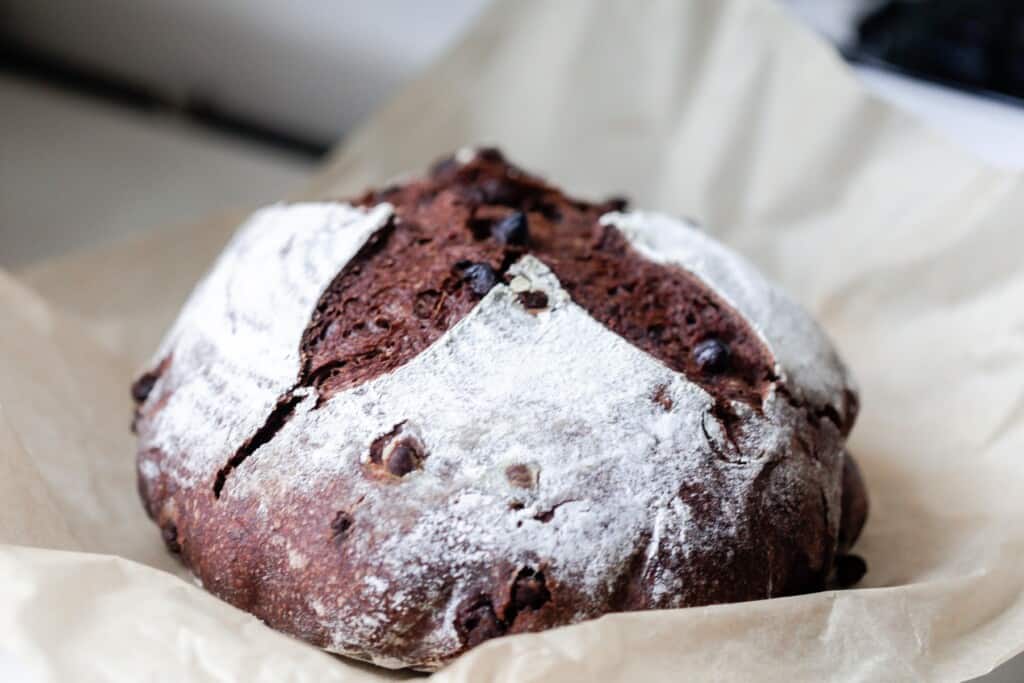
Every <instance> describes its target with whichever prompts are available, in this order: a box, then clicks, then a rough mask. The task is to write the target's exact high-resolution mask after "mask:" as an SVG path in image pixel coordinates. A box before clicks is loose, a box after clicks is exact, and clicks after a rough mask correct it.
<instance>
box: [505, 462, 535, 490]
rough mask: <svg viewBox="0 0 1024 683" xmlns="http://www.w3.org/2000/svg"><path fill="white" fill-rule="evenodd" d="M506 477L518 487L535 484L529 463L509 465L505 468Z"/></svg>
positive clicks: (526, 487) (527, 486) (522, 487)
mask: <svg viewBox="0 0 1024 683" xmlns="http://www.w3.org/2000/svg"><path fill="white" fill-rule="evenodd" d="M505 478H506V479H508V483H509V484H512V486H515V487H516V488H520V489H528V488H531V487H532V486H533V470H531V469H530V466H529V465H522V464H519V465H509V466H508V467H506V468H505Z"/></svg>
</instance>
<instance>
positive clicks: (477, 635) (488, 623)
mask: <svg viewBox="0 0 1024 683" xmlns="http://www.w3.org/2000/svg"><path fill="white" fill-rule="evenodd" d="M455 630H456V631H458V633H459V637H460V638H461V639H462V642H463V643H465V644H466V646H467V647H476V646H477V645H479V644H480V643H482V642H484V641H485V640H490V639H491V638H497V637H498V636H501V635H504V633H505V625H504V624H502V623H501V622H500V621H499V620H498V616H497V615H496V614H495V613H494V606H493V605H492V604H491V601H490V599H489V598H487V597H484V596H479V597H476V598H472V599H471V600H467V601H466V602H464V603H463V605H461V606H460V607H459V608H458V609H457V610H456V611H455Z"/></svg>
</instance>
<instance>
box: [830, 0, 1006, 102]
mask: <svg viewBox="0 0 1024 683" xmlns="http://www.w3.org/2000/svg"><path fill="white" fill-rule="evenodd" d="M847 56H848V57H849V58H851V59H853V60H855V61H864V62H868V63H871V64H876V65H878V64H882V65H885V66H890V67H893V68H895V69H897V70H900V71H904V72H906V73H908V74H910V75H912V76H917V77H919V78H924V79H927V80H932V81H937V82H940V83H945V84H947V85H952V86H954V87H958V88H961V89H965V90H971V91H976V92H983V93H987V94H994V95H999V96H1010V97H1012V98H1015V99H1016V100H1017V103H1018V104H1024V2H1021V0H931V1H930V2H910V1H908V0H894V1H891V2H887V3H885V4H884V5H883V6H882V7H881V8H879V9H878V10H876V11H875V12H872V13H871V14H869V15H867V16H866V17H865V18H864V19H863V20H862V21H861V23H860V26H859V27H858V36H857V44H856V45H855V46H854V47H853V49H852V50H851V51H850V52H849V54H848V55H847Z"/></svg>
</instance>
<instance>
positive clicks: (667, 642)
mask: <svg viewBox="0 0 1024 683" xmlns="http://www.w3.org/2000/svg"><path fill="white" fill-rule="evenodd" d="M296 106H301V103H296ZM1022 134H1024V131H1022ZM476 142H494V143H498V144H500V145H501V146H502V147H503V148H504V149H505V150H506V152H507V153H508V154H509V155H510V156H511V157H512V158H513V159H514V160H516V161H519V162H521V163H522V164H523V165H525V166H526V167H527V168H530V169H535V170H539V171H541V172H543V173H544V174H546V175H548V176H549V177H550V178H552V179H554V180H555V181H556V182H558V183H560V184H563V185H565V186H567V187H568V188H569V189H571V190H572V191H575V192H578V193H581V194H583V195H591V196H595V197H597V196H606V195H608V194H610V193H613V192H624V193H626V194H628V195H631V196H632V197H633V198H634V199H635V205H637V206H640V207H645V208H654V209H660V210H664V211H669V212H673V213H677V214H685V215H689V216H692V217H694V218H696V219H698V220H700V221H701V222H703V223H705V224H706V225H707V226H708V229H709V230H711V231H713V232H714V233H715V234H717V235H718V236H719V237H720V238H721V239H723V240H724V241H726V242H727V243H729V244H731V245H732V246H734V247H735V248H737V249H739V250H740V251H742V252H744V253H745V254H746V255H747V256H749V257H750V258H751V259H752V260H753V261H755V262H756V263H758V264H759V265H760V266H761V267H762V268H763V269H764V270H765V271H767V272H768V273H769V274H770V275H771V276H773V277H774V278H776V279H777V280H779V281H780V282H781V283H782V284H783V285H784V286H785V287H786V288H787V289H788V290H789V291H790V292H792V293H793V294H794V295H795V296H796V297H797V298H798V299H800V300H801V301H802V302H803V303H804V304H805V305H806V306H807V307H808V308H809V309H810V310H811V311H812V312H814V313H815V314H816V315H817V317H818V318H819V319H820V320H821V321H822V323H823V324H824V325H825V327H826V328H827V329H828V331H829V332H830V334H831V335H832V337H833V338H834V340H835V341H836V343H837V345H838V346H839V348H840V350H841V351H842V353H843V355H844V356H845V358H846V359H847V360H848V362H849V363H850V365H851V366H852V368H853V370H854V371H855V373H856V375H857V377H858V378H859V380H860V383H861V385H862V404H863V412H862V415H861V418H860V421H859V423H858V425H857V427H856V428H855V430H854V432H853V435H852V440H851V444H850V446H851V450H852V451H853V452H854V453H855V454H856V455H857V456H858V457H859V459H860V462H861V463H862V467H863V469H864V471H865V475H866V478H867V484H868V488H869V491H870V494H871V496H872V503H873V509H872V514H871V518H870V520H869V523H868V526H867V529H866V530H865V533H864V537H863V539H862V540H861V542H860V543H859V545H858V552H860V553H862V554H863V555H864V556H865V558H866V559H867V562H868V565H869V567H870V571H869V573H868V575H867V577H866V579H865V581H864V583H863V587H862V588H859V589H857V590H850V591H843V592H838V593H837V592H827V593H820V594H816V595H809V596H801V597H795V598H787V599H779V600H771V601H760V602H753V603H745V604H738V605H725V606H717V607H710V608H701V609H688V610H675V611H667V612H648V613H633V614H621V615H613V616H609V617H606V618H603V619H600V620H598V621H593V622H588V623H584V624H580V625H577V626H573V627H569V628H563V629H556V630H554V631H550V632H547V633H543V634H535V635H527V636H516V637H511V638H502V639H498V640H495V641H492V642H490V643H488V644H486V645H484V646H482V647H480V648H478V649H476V650H474V651H473V652H471V653H470V654H468V655H467V656H464V657H463V658H461V659H460V660H458V661H457V662H455V663H454V664H453V665H451V666H450V667H449V668H448V669H446V670H444V671H442V672H440V673H438V674H436V675H435V678H437V679H438V680H439V681H482V680H503V681H541V680H544V681H593V680H602V681H641V680H643V681H654V680H679V679H693V680H759V681H820V680H836V681H882V680H884V681H889V680H929V681H938V680H962V679H966V678H970V677H973V676H977V675H980V674H982V673H985V672H986V671H988V670H990V669H991V668H992V667H994V666H995V665H997V664H998V663H1000V662H1002V661H1004V660H1005V659H1007V658H1009V657H1010V656H1012V655H1013V654H1015V653H1017V652H1019V651H1021V650H1022V649H1024V599H1022V588H1024V563H1022V556H1024V524H1022V522H1024V495H1022V494H1024V460H1022V458H1024V453H1022V450H1024V449H1022V447H1024V268H1022V265H1021V264H1022V255H1024V231H1022V230H1021V225H1020V223H1021V220H1022V216H1024V180H1022V177H1021V176H1020V175H1019V174H1015V173H1010V172H1007V171H998V170H994V169H992V168H987V167H985V166H983V165H982V164H981V163H980V162H979V161H976V160H975V159H973V158H972V157H970V156H969V155H968V154H967V153H965V152H962V151H960V150H959V149H956V148H953V147H951V146H950V145H949V144H947V143H945V142H943V141H942V140H940V139H938V138H937V137H936V136H934V135H933V134H931V133H930V132H928V131H926V130H923V129H922V128H921V126H920V125H918V124H917V123H915V122H913V121H911V120H910V119H908V118H906V117H905V116H903V115H900V114H899V113H897V112H894V111H892V110H890V109H889V108H888V107H887V106H885V105H884V104H882V103H880V102H878V101H875V100H873V99H872V98H871V97H869V96H868V95H866V94H865V93H864V91H862V89H861V88H860V87H859V86H858V85H857V84H856V83H855V81H854V80H853V78H852V77H851V75H850V74H849V73H848V72H847V71H846V69H845V67H844V66H843V65H842V64H841V62H840V61H839V60H838V59H837V58H836V57H835V56H834V55H833V54H832V53H831V51H830V50H829V49H828V48H827V47H825V46H824V45H822V44H820V43H819V42H818V41H817V39H815V38H814V37H812V36H810V35H808V34H806V33H805V32H804V31H803V30H802V29H801V28H799V27H798V26H796V25H795V23H794V22H793V21H791V20H790V19H789V18H788V17H786V16H785V15H784V13H783V12H782V10H780V9H779V8H777V7H775V6H774V5H771V4H769V3H767V2H763V1H759V0H728V1H725V2H714V1H712V0H707V1H703V2H702V1H694V2H685V3H684V2H675V1H669V2H653V1H651V2H635V1H630V2H626V1H622V2H592V1H587V0H562V1H560V2H514V1H511V0H510V1H508V2H500V3H498V4H497V5H496V6H495V7H494V8H492V9H491V10H490V11H489V12H488V13H486V15H485V16H484V17H483V18H482V19H481V21H480V23H479V25H478V26H476V27H475V28H474V29H473V30H472V31H471V32H470V34H469V35H468V36H467V37H466V38H465V40H464V41H463V42H462V43H461V44H460V45H458V46H457V47H456V48H455V49H454V50H453V51H452V52H451V53H450V54H449V55H447V56H446V57H445V58H443V59H442V60H441V61H440V63H438V64H437V65H435V67H433V68H432V69H431V70H430V71H429V72H428V73H426V74H425V75H423V77H422V78H420V79H418V80H417V81H415V82H413V83H411V84H410V85H409V86H408V87H406V88H405V90H404V91H403V92H402V93H401V94H400V95H399V96H398V97H397V98H395V99H394V100H393V101H392V102H390V103H389V104H388V105H387V106H386V107H384V108H383V109H382V110H381V111H380V112H378V113H377V115H375V116H374V118H373V119H372V120H371V121H370V122H369V123H368V124H367V125H365V126H364V127H363V128H362V129H361V130H359V131H358V132H357V133H355V134H354V135H352V136H351V138H350V139H349V140H348V141H347V142H346V144H345V145H344V146H343V147H342V148H341V149H340V150H339V151H338V152H337V154H336V155H335V157H334V158H333V160H332V161H331V162H330V163H329V164H328V165H327V168H326V169H325V170H324V171H323V172H322V173H321V174H320V175H319V176H318V177H317V178H316V180H315V182H313V183H312V185H311V186H310V187H308V188H306V189H305V190H304V191H302V192H299V193H297V194H296V197H342V196H345V195H347V194H350V193H352V192H354V191H357V190H359V189H361V188H362V187H364V186H366V185H368V184H370V183H374V182H380V181H382V180H385V179H388V178H390V177H392V176H394V175H395V174H398V173H401V172H402V171H406V170H419V169H422V168H423V167H424V166H425V165H426V164H427V163H429V161H431V160H432V159H433V158H435V157H437V156H439V155H440V154H443V153H444V152H447V151H450V150H453V149H455V148H457V147H459V146H461V145H463V144H466V143H476ZM267 199H268V201H271V200H273V199H275V198H272V197H268V198H267ZM243 213H244V212H243ZM238 218H239V216H238V215H236V216H228V217H222V218H219V219H216V220H209V221H205V222H202V223H199V224H197V225H196V226H194V227H192V228H187V229H178V230H175V231H173V232H167V233H164V234H160V235H157V236H155V237H152V238H148V239H143V240H136V241H135V242H133V243H128V244H125V245H121V246H118V247H116V248H112V249H106V250H102V251H98V252H95V253H92V254H88V255H84V256H78V257H73V258H67V259H63V260H61V261H58V262H53V263H48V264H43V265H42V266H39V267H35V268H32V269H30V270H27V271H24V272H21V273H19V274H17V275H18V279H17V280H15V279H14V278H12V277H8V276H2V277H0V310H2V313H3V318H2V321H0V372H2V376H0V495H2V496H3V511H4V512H3V515H2V518H0V541H3V542H6V543H8V544H9V545H4V546H0V663H7V664H8V665H10V666H14V667H17V670H18V671H22V672H23V673H24V675H25V677H26V679H27V680H41V681H50V680H53V681H63V680H124V681H137V680H174V681H179V680H193V681H206V680H211V681H212V680H218V681H256V680H267V681H271V680H274V681H281V680H345V681H364V680H365V681H372V680H380V679H382V678H385V677H394V676H395V674H386V673H384V672H381V671H379V670H376V669H373V668H371V667H366V666H360V665H357V664H352V663H350V662H347V661H344V660H340V659H336V658H333V657H330V656H328V655H325V654H322V653H320V652H318V651H316V650H314V649H313V648H310V647H307V646H305V645H303V644H301V643H299V642H297V641H295V640H292V639H290V638H288V637H286V636H282V635H279V634H276V633H274V632H272V631H270V630H269V629H267V628H265V627H263V626H262V625H261V624H260V623H259V622H257V621H256V620H255V619H253V618H251V617H249V616H247V615H245V614H243V613H241V612H239V611H237V610H235V609H233V608H231V607H229V606H227V605H225V604H224V603H221V602H219V601H218V600H217V599H215V598H213V597H212V596H210V595H208V594H206V593H204V592H203V591H202V590H201V589H199V588H196V587H194V586H192V585H191V584H190V583H187V582H186V581H184V580H181V579H180V578H178V577H176V576H174V575H172V573H177V574H178V575H179V576H180V570H179V569H178V568H177V567H176V566H175V565H174V564H173V563H172V562H171V561H170V560H169V559H168V558H167V557H166V555H165V554H164V552H163V550H162V547H161V544H160V541H159V538H158V534H157V532H156V530H155V528H153V527H152V526H151V525H150V523H149V522H148V520H147V519H146V518H145V516H144V514H143V513H142V510H141V507H140V506H139V504H138V503H137V501H136V496H135V491H134V482H133V477H134V474H133V439H132V438H131V436H130V434H129V433H128V420H129V416H130V404H129V398H128V392H127V386H128V383H129V381H130V378H131V375H132V373H133V371H134V370H135V369H137V368H138V367H139V366H140V365H141V364H142V363H143V362H144V361H145V359H146V357H147V355H148V353H149V352H150V350H151V349H153V348H154V346H155V344H156V341H157V339H158V338H159V336H160V334H161V333H162V331H163V330H164V329H165V327H166V326H167V325H168V324H169V322H170V321H171V320H172V318H173V316H174V314H175V312H176V310H177V307H178V306H179V305H180V303H181V301H182V299H183V297H184V296H185V294H186V293H187V292H188V290H189V288H190V287H191V285H192V284H193V283H194V281H195V280H196V278H197V277H198V276H199V274H200V273H201V272H202V270H203V269H204V268H205V267H206V265H207V264H208V263H209V262H210V261H211V259H212V258H213V256H214V255H215V253H216V251H217V249H218V248H219V246H220V245H221V244H222V243H223V241H224V240H225V239H226V238H227V236H228V234H229V233H230V230H231V229H232V228H233V226H234V225H235V224H236V223H237V220H238ZM29 286H31V287H32V288H34V291H33V290H30V289H29V288H28V287H29ZM16 544H17V545H16ZM25 546H32V547H31V548H30V547H25ZM87 552H88V553H92V554H85V553H87ZM160 570H166V572H171V573H166V572H165V571H160Z"/></svg>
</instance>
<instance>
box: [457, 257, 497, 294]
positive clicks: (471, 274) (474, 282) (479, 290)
mask: <svg viewBox="0 0 1024 683" xmlns="http://www.w3.org/2000/svg"><path fill="white" fill-rule="evenodd" d="M462 277H463V278H465V280H466V283H467V284H469V288H470V289H471V290H473V293H474V294H476V295H477V296H483V295H484V294H487V292H489V291H491V288H492V287H494V285H496V284H497V283H498V274H497V273H496V272H494V268H491V266H490V265H489V264H487V263H473V264H471V265H469V266H467V267H466V268H465V269H464V270H463V271H462Z"/></svg>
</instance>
